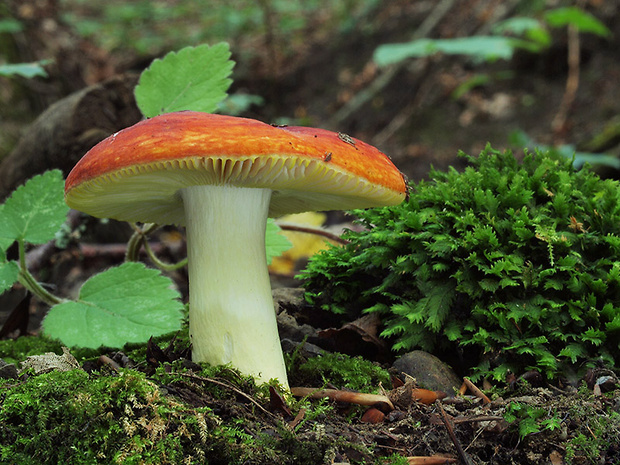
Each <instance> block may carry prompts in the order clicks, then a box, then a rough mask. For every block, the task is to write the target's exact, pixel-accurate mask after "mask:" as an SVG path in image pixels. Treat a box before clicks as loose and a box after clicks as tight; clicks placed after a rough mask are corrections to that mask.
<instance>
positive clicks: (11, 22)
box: [0, 18, 24, 34]
mask: <svg viewBox="0 0 620 465" xmlns="http://www.w3.org/2000/svg"><path fill="white" fill-rule="evenodd" d="M23 30H24V25H23V24H22V23H21V22H20V21H18V20H16V19H14V18H3V19H0V34H4V33H7V34H16V33H18V32H21V31H23Z"/></svg>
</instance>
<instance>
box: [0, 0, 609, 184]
mask: <svg viewBox="0 0 620 465" xmlns="http://www.w3.org/2000/svg"><path fill="white" fill-rule="evenodd" d="M618 7H620V1H619V0H606V1H603V0H573V1H569V0H507V1H500V0H461V1H456V0H437V1H411V0H391V1H389V2H381V1H380V0H321V1H319V0H303V1H302V0H198V1H196V0H165V1H164V0H159V1H157V0H136V1H127V0H109V1H106V2H92V1H89V0H7V1H5V2H2V4H1V5H0V84H1V85H0V118H1V121H0V159H1V158H3V157H4V156H6V155H7V154H8V153H10V152H11V150H13V148H14V147H15V145H16V144H17V141H18V140H19V137H20V136H21V135H22V134H23V133H24V131H27V129H26V128H27V126H28V124H29V123H31V122H32V121H33V120H34V119H35V118H36V117H37V116H38V115H39V114H41V113H42V112H43V111H44V110H45V109H46V108H47V107H49V105H51V104H52V103H54V102H56V101H58V100H60V99H62V98H64V97H66V96H67V95H69V94H71V93H73V92H76V91H79V90H80V89H83V88H85V87H86V86H89V85H93V84H96V83H99V82H104V81H105V80H106V79H110V78H111V77H112V76H114V75H118V74H123V73H139V72H140V71H141V70H142V69H144V67H145V66H146V65H148V63H150V62H151V61H152V60H153V59H154V58H156V57H159V56H162V55H163V54H165V53H166V52H168V51H170V50H178V49H180V48H182V47H184V46H187V45H197V44H200V43H211V44H213V43H217V42H220V41H226V42H228V43H229V44H230V48H231V50H232V52H233V59H234V60H235V61H236V63H237V65H236V67H235V70H234V75H233V78H234V81H235V83H234V85H233V88H232V93H233V98H231V99H230V100H229V101H228V102H227V106H226V107H223V108H221V109H220V111H222V112H226V113H231V114H237V115H242V116H249V117H255V118H258V119H262V120H265V121H269V122H278V123H293V124H311V125H316V126H322V127H325V128H328V129H332V130H338V131H343V132H347V133H350V134H352V135H355V136H357V137H359V138H361V139H365V140H367V141H369V142H370V143H373V144H375V145H377V146H378V147H379V148H381V149H382V150H384V151H385V152H386V153H388V154H389V155H390V156H392V158H393V159H394V160H395V162H396V163H397V164H398V165H399V167H400V168H401V169H402V170H403V171H404V172H405V174H407V175H408V176H409V177H410V178H412V179H419V178H422V177H425V176H426V174H427V173H428V169H429V167H430V165H431V164H433V165H434V166H436V167H437V168H443V167H446V166H447V165H450V164H456V165H458V163H459V162H458V161H457V160H456V153H457V151H458V150H459V149H462V150H465V151H467V152H469V153H477V152H478V151H480V150H481V149H482V148H483V147H484V146H485V144H486V143H487V142H491V143H492V144H493V145H494V147H496V148H498V149H503V148H509V147H511V148H515V149H518V148H519V144H520V143H524V141H526V142H527V143H528V146H531V145H539V146H544V147H560V148H561V151H562V152H563V153H564V152H566V153H568V152H570V150H571V149H574V151H577V152H579V154H580V157H581V160H586V159H587V161H589V162H594V163H595V164H600V165H601V166H602V167H603V168H604V169H610V170H612V172H611V174H610V175H614V176H615V171H616V169H617V165H618V163H617V159H618V158H619V157H620V126H619V125H618V118H619V117H620V116H619V115H620V99H618V98H617V96H618V95H619V94H620V92H619V89H618V87H619V84H618V83H619V82H620V60H619V59H618V58H619V57H618V54H617V49H618V46H619V45H620V44H619V42H620V32H619V31H620V19H619V18H618V15H617V11H618ZM597 153H603V154H605V156H604V157H601V158H592V155H595V154H597Z"/></svg>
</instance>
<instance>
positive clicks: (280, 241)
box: [265, 218, 293, 265]
mask: <svg viewBox="0 0 620 465" xmlns="http://www.w3.org/2000/svg"><path fill="white" fill-rule="evenodd" d="M280 231H281V229H280V226H278V225H277V224H276V222H275V221H274V220H273V219H272V218H268V219H267V230H266V232H265V247H266V250H267V264H268V265H269V264H271V260H272V259H273V257H277V256H278V255H280V254H282V252H285V251H287V250H288V249H290V248H291V247H292V246H293V244H291V241H289V240H288V239H287V238H286V237H285V236H284V235H283V234H280Z"/></svg>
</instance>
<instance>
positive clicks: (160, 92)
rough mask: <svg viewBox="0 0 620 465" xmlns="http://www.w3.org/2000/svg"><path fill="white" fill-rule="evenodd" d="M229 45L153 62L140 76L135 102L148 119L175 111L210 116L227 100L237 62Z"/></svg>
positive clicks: (186, 50) (170, 55) (205, 47)
mask: <svg viewBox="0 0 620 465" xmlns="http://www.w3.org/2000/svg"><path fill="white" fill-rule="evenodd" d="M229 58H230V50H229V49H228V44H226V43H223V42H222V43H219V44H216V45H213V46H211V47H209V46H208V45H199V46H198V47H186V48H184V49H181V50H179V51H178V52H170V53H168V54H167V55H166V56H165V57H164V58H162V59H157V60H154V61H153V63H152V64H151V66H149V67H148V68H147V69H146V70H144V72H143V73H142V74H141V75H140V81H139V83H138V85H137V86H136V89H135V95H136V101H137V103H138V107H139V108H140V111H142V114H143V115H144V116H146V117H147V118H151V117H153V116H157V115H161V114H163V113H170V112H173V111H181V110H193V111H203V112H206V113H211V112H213V111H215V110H216V109H217V107H218V105H219V104H220V103H221V102H222V101H223V100H224V99H225V98H226V95H227V93H226V92H227V90H228V88H229V87H230V84H231V83H232V81H231V79H229V76H230V73H231V72H232V69H233V66H234V64H235V63H234V62H233V61H232V60H230V59H229Z"/></svg>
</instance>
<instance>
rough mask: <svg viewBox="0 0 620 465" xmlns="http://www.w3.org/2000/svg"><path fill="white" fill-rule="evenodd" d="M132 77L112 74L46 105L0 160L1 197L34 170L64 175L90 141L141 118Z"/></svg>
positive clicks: (84, 150)
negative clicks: (7, 153)
mask: <svg viewBox="0 0 620 465" xmlns="http://www.w3.org/2000/svg"><path fill="white" fill-rule="evenodd" d="M136 83H137V76H134V75H122V76H116V77H114V78H111V79H109V80H106V81H104V82H101V83H99V84H95V85H93V86H90V87H87V88H85V89H83V90H81V91H78V92H75V93H73V94H71V95H69V96H68V97H66V98H64V99H62V100H59V101H58V102H56V103H54V104H53V105H51V106H50V107H49V108H48V109H47V110H45V111H44V112H43V113H42V114H41V115H40V116H39V117H38V118H37V119H36V120H35V121H34V123H32V125H30V127H28V128H27V129H26V130H25V131H24V133H23V135H22V138H21V140H20V141H19V143H18V144H17V146H16V147H15V149H14V150H13V151H12V152H11V153H10V154H9V155H8V156H7V157H6V158H5V159H4V160H2V163H0V199H4V198H6V197H7V196H8V195H9V194H10V193H11V192H12V191H13V190H14V189H15V188H16V187H17V186H19V185H20V184H23V183H24V181H26V180H27V179H29V178H31V177H32V176H34V175H35V174H39V173H42V172H44V171H46V170H49V169H53V168H58V169H60V170H62V171H63V173H64V174H65V175H67V173H68V172H69V171H70V170H71V168H73V166H74V165H75V163H76V162H77V161H78V160H79V159H80V158H81V157H82V155H84V153H86V152H87V151H88V150H89V149H90V148H91V147H92V146H93V145H95V144H96V143H97V142H99V141H101V140H103V139H104V138H106V137H107V136H109V135H110V134H112V133H114V132H116V131H118V130H120V129H122V128H124V127H127V126H131V125H132V124H135V123H136V122H138V121H139V120H140V118H141V114H140V111H139V110H138V108H137V106H136V103H135V99H134V96H133V89H134V87H135V85H136Z"/></svg>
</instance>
